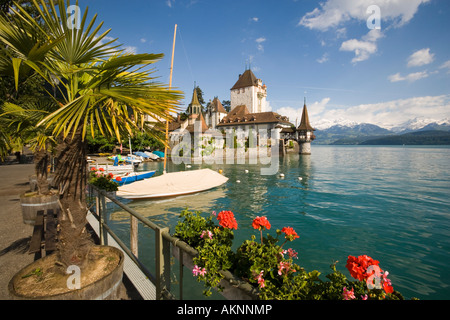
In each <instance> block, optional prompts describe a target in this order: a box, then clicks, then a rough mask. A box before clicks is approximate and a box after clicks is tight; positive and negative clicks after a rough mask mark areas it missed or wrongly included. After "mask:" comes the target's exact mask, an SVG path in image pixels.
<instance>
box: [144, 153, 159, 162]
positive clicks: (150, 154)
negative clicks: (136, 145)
mask: <svg viewBox="0 0 450 320" xmlns="http://www.w3.org/2000/svg"><path fill="white" fill-rule="evenodd" d="M144 153H145V154H146V155H147V156H148V157H149V158H150V159H152V160H158V159H159V156H158V155H156V154H154V153H153V152H149V151H144Z"/></svg>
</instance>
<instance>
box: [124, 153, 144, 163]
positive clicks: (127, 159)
mask: <svg viewBox="0 0 450 320" xmlns="http://www.w3.org/2000/svg"><path fill="white" fill-rule="evenodd" d="M123 160H124V161H125V162H126V163H129V164H132V165H134V166H138V165H139V164H141V163H142V157H139V156H136V155H134V154H129V155H128V156H127V157H125V158H123Z"/></svg>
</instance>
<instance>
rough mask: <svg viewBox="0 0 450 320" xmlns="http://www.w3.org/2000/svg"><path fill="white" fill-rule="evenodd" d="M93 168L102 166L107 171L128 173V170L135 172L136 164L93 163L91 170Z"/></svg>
mask: <svg viewBox="0 0 450 320" xmlns="http://www.w3.org/2000/svg"><path fill="white" fill-rule="evenodd" d="M92 168H96V169H97V170H98V169H100V168H102V169H103V170H104V171H105V173H112V174H120V173H127V172H133V171H134V166H133V165H132V164H119V165H112V164H107V163H105V164H97V163H96V164H91V165H89V170H91V169H92Z"/></svg>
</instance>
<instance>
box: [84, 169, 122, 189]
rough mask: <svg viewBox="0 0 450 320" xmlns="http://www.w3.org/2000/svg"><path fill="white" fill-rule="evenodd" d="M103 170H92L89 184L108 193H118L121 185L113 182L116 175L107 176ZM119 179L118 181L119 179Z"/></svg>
mask: <svg viewBox="0 0 450 320" xmlns="http://www.w3.org/2000/svg"><path fill="white" fill-rule="evenodd" d="M104 171H105V170H104V169H103V168H100V169H96V168H91V171H90V172H89V183H90V184H91V185H93V186H96V187H98V188H100V189H103V190H105V191H107V192H111V191H117V190H118V189H119V184H118V183H117V182H115V181H113V178H114V175H113V174H112V173H108V174H106V173H105V172H104ZM119 178H120V177H118V178H117V179H119Z"/></svg>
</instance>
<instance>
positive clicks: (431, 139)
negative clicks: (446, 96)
mask: <svg viewBox="0 0 450 320" xmlns="http://www.w3.org/2000/svg"><path fill="white" fill-rule="evenodd" d="M315 128H316V131H315V133H314V134H315V135H316V140H315V141H314V143H315V144H364V145H370V144H376V145H382V144H385V145H391V144H392V145H403V144H405V145H446V144H450V119H443V120H431V119H423V118H415V119H412V120H409V121H406V122H405V123H403V124H401V125H398V126H391V127H390V128H383V127H380V126H378V125H375V124H370V123H356V122H352V121H348V120H344V119H339V120H335V121H327V120H322V121H320V122H319V123H317V125H316V126H315Z"/></svg>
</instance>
